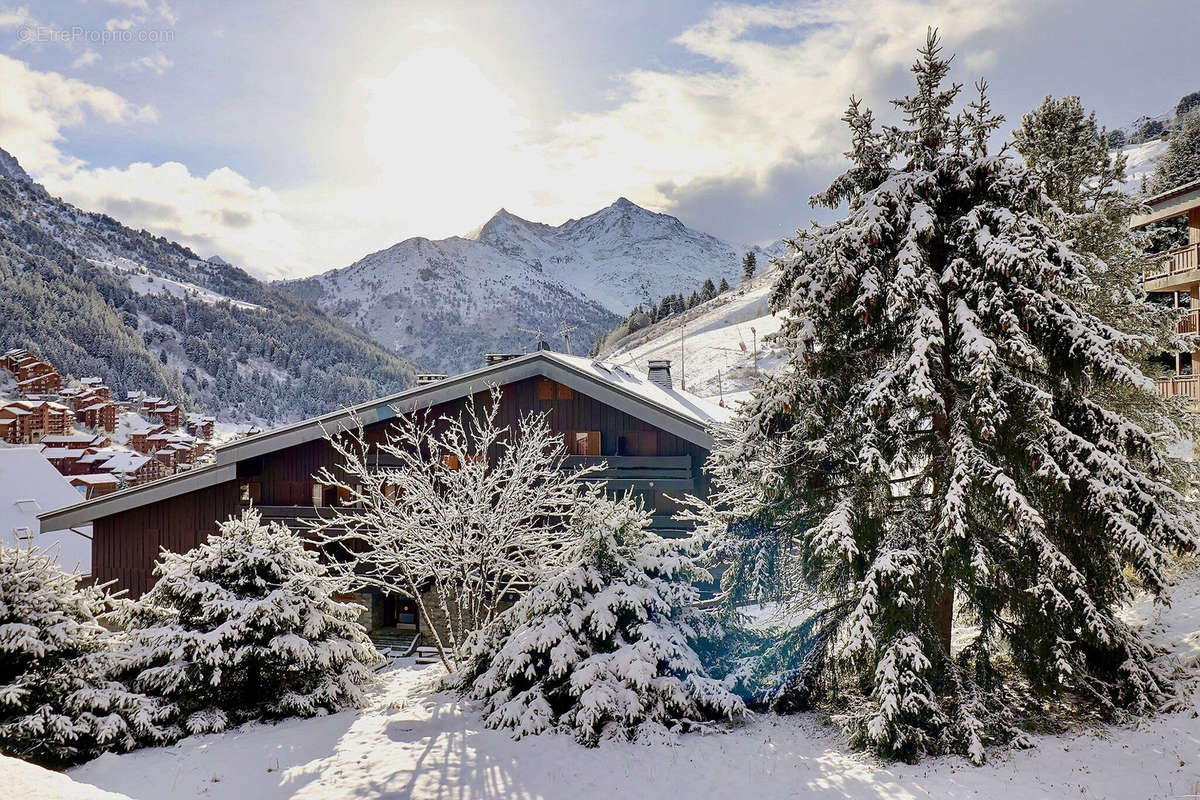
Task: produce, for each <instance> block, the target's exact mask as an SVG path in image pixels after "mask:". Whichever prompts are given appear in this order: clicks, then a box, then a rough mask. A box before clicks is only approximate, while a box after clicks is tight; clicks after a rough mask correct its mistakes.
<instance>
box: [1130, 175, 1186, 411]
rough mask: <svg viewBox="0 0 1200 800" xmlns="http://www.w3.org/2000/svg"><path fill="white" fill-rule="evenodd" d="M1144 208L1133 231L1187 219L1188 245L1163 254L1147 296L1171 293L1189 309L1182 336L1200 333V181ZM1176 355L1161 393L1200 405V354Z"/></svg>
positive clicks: (1147, 283)
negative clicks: (1154, 293)
mask: <svg viewBox="0 0 1200 800" xmlns="http://www.w3.org/2000/svg"><path fill="white" fill-rule="evenodd" d="M1143 205H1145V206H1147V208H1148V210H1147V212H1146V213H1145V214H1135V215H1134V216H1133V218H1132V219H1131V220H1130V227H1132V228H1135V229H1137V228H1144V227H1146V226H1147V225H1151V224H1153V223H1157V222H1166V221H1168V220H1173V219H1180V218H1184V219H1186V220H1187V244H1186V245H1183V246H1182V247H1177V248H1175V249H1173V250H1169V251H1167V252H1165V253H1162V254H1161V260H1160V261H1159V262H1158V264H1157V265H1156V266H1155V267H1154V268H1152V269H1150V270H1147V271H1146V273H1145V275H1144V276H1143V280H1142V286H1143V288H1144V289H1145V290H1146V291H1147V292H1164V293H1168V294H1170V296H1171V302H1172V304H1173V305H1174V306H1175V307H1176V308H1186V309H1188V311H1187V314H1186V315H1185V316H1184V318H1183V319H1182V320H1180V322H1179V331H1180V332H1181V333H1197V332H1200V180H1198V181H1192V182H1191V183H1187V184H1184V185H1182V186H1177V187H1175V188H1174V189H1171V190H1169V191H1166V192H1162V193H1161V194H1158V195H1155V196H1154V197H1151V198H1149V199H1148V200H1146V201H1145V202H1144V203H1143ZM1173 355H1174V359H1175V364H1174V367H1175V368H1174V374H1173V375H1170V376H1168V377H1165V378H1161V379H1160V380H1159V381H1158V391H1159V393H1160V394H1163V395H1165V396H1168V397H1174V396H1184V397H1188V398H1191V399H1192V400H1195V401H1200V352H1194V353H1175V354H1173Z"/></svg>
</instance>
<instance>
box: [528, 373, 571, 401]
mask: <svg viewBox="0 0 1200 800" xmlns="http://www.w3.org/2000/svg"><path fill="white" fill-rule="evenodd" d="M555 398H557V399H559V400H574V399H575V392H574V391H572V390H571V387H570V386H563V385H562V384H561V383H556V382H555V381H552V380H550V379H549V378H539V379H538V382H537V399H538V400H554V399H555Z"/></svg>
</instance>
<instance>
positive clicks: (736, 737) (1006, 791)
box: [0, 573, 1200, 800]
mask: <svg viewBox="0 0 1200 800" xmlns="http://www.w3.org/2000/svg"><path fill="white" fill-rule="evenodd" d="M1171 594H1172V599H1173V601H1174V605H1173V606H1172V607H1171V608H1169V609H1162V608H1156V607H1154V606H1153V605H1152V604H1150V603H1149V602H1140V603H1137V604H1135V605H1134V606H1133V607H1132V608H1131V609H1130V610H1129V615H1130V617H1131V618H1132V619H1135V620H1137V621H1139V622H1142V623H1144V624H1146V625H1148V626H1149V629H1150V630H1152V631H1153V636H1154V638H1155V639H1156V640H1157V641H1159V642H1161V643H1162V644H1163V645H1164V646H1166V647H1167V648H1168V649H1169V650H1170V651H1171V655H1170V657H1171V658H1175V659H1178V660H1179V661H1180V662H1181V663H1183V664H1184V665H1186V666H1187V667H1188V669H1189V670H1190V671H1191V674H1192V675H1193V676H1200V575H1198V574H1196V573H1191V574H1189V575H1187V576H1186V577H1184V578H1183V579H1181V580H1180V581H1179V582H1178V583H1177V585H1176V586H1175V587H1173V589H1172V592H1171ZM438 670H440V667H437V666H434V667H427V668H424V669H421V668H418V667H416V666H415V665H414V664H412V663H402V664H401V665H400V666H398V667H397V668H396V669H394V670H393V671H391V672H390V673H387V674H386V676H385V680H384V683H383V685H382V686H381V687H380V689H379V690H378V691H377V692H376V693H375V695H374V697H373V701H372V705H371V707H370V708H368V709H366V710H364V711H362V712H355V711H345V712H342V713H339V714H334V715H331V716H328V717H324V718H319V719H311V720H296V721H290V722H286V723H282V724H278V725H250V726H246V727H244V728H242V729H240V730H237V731H234V732H231V733H227V734H223V735H211V736H199V737H193V738H190V739H187V740H185V741H183V742H181V743H179V744H178V745H176V746H173V747H168V748H153V749H147V750H141V751H138V752H135V753H130V754H126V755H121V756H117V755H106V756H102V757H100V758H98V759H96V760H94V761H92V762H90V763H88V764H84V765H83V766H81V767H78V768H76V769H74V770H71V771H70V772H69V773H68V776H69V778H70V779H71V780H74V781H76V782H78V783H79V784H84V785H87V786H94V787H97V788H100V789H105V790H108V791H112V792H117V793H119V794H121V795H124V796H126V797H129V798H145V799H146V800H149V799H150V798H171V799H172V800H183V798H192V797H219V798H229V799H230V800H240V798H262V799H263V800H267V799H269V798H282V797H294V798H377V797H396V798H402V797H403V798H408V797H412V798H447V799H448V798H454V799H455V800H472V799H473V798H528V799H530V800H532V798H579V799H580V800H589V799H590V798H597V799H598V798H613V797H619V798H660V797H663V798H667V797H669V798H687V799H688V800H694V799H697V798H709V797H712V798H718V797H719V798H725V797H745V798H755V800H760V799H761V800H770V799H771V798H795V797H820V798H843V800H868V798H870V799H871V800H878V799H879V798H897V799H899V800H908V799H911V798H938V799H939V800H952V799H953V798H998V797H1006V798H1012V799H1013V800H1018V798H1019V799H1020V800H1032V799H1033V798H1067V797H1080V798H1089V800H1098V799H1100V798H1111V799H1112V800H1118V799H1120V800H1126V799H1127V798H1139V799H1141V798H1164V799H1165V798H1183V797H1195V796H1197V795H1200V703H1198V698H1197V697H1196V695H1195V694H1192V693H1187V694H1185V695H1184V696H1183V701H1182V702H1181V703H1180V706H1181V707H1180V708H1178V709H1177V710H1175V711H1172V712H1171V713H1163V714H1161V715H1159V716H1157V717H1154V718H1151V719H1148V720H1144V721H1142V722H1140V723H1139V724H1137V725H1136V726H1130V727H1115V728H1105V729H1101V730H1097V731H1092V732H1081V733H1079V734H1076V735H1071V736H1045V737H1040V738H1038V739H1037V747H1035V748H1034V749H1032V750H1026V751H1013V752H1006V753H1001V754H997V755H994V756H993V758H992V760H991V761H990V762H989V763H988V764H986V765H985V766H983V767H972V766H970V765H969V764H968V763H967V762H966V761H965V760H963V759H961V758H956V757H946V758H937V759H928V760H926V761H924V762H922V763H920V764H918V765H915V766H912V765H907V764H881V763H878V762H876V761H874V760H872V759H870V758H867V757H865V756H863V755H861V754H858V753H855V752H853V751H851V750H850V749H849V748H847V747H846V745H845V743H844V740H843V739H842V738H841V736H840V735H839V734H838V733H837V732H835V731H833V730H832V729H830V728H829V727H828V726H826V725H825V724H823V723H822V722H821V721H820V720H819V719H818V718H816V717H815V716H813V715H797V716H790V717H778V716H773V715H762V716H758V717H755V718H753V719H751V720H750V721H749V722H747V723H746V724H744V725H742V726H740V727H737V728H735V729H733V730H730V731H728V732H724V733H715V734H709V735H700V734H690V735H688V736H685V737H683V739H682V741H681V742H680V744H678V745H677V746H643V745H631V744H621V745H611V744H610V745H605V746H601V747H600V748H597V749H594V750H587V749H584V748H581V747H579V746H578V745H576V744H575V743H574V742H573V741H572V740H571V739H569V738H567V737H565V736H557V735H555V736H540V737H534V738H530V739H525V740H522V741H514V740H512V739H511V738H509V737H508V735H507V734H504V733H499V732H495V731H489V730H485V729H484V728H483V727H482V724H481V721H480V718H479V716H478V714H477V713H476V712H475V710H474V707H473V705H472V704H470V703H466V702H464V701H462V700H460V699H459V698H457V697H456V696H454V695H451V694H445V693H443V694H434V693H432V692H431V690H430V688H429V687H430V685H431V684H432V681H433V679H434V678H435V676H436V674H437V672H438ZM29 769H30V768H28V767H25V766H24V765H21V766H18V767H13V766H12V765H11V763H10V762H7V761H6V762H0V785H9V784H7V783H6V781H8V780H9V775H10V774H15V775H16V776H17V777H16V778H14V779H13V780H14V781H15V780H25V779H27V772H28V770H29ZM47 780H51V778H47ZM52 780H54V781H57V782H58V783H56V784H54V786H59V785H61V786H63V787H68V788H69V786H70V785H69V784H66V783H63V782H62V780H63V779H62V778H61V776H54V777H53V779H52ZM35 788H36V786H35ZM6 796H13V797H22V798H28V797H35V798H40V797H50V796H56V795H53V794H45V793H44V792H43V794H40V795H39V794H36V793H35V794H24V793H17V794H12V795H7V794H6ZM57 796H62V797H76V796H78V797H87V796H90V795H87V794H85V793H84V788H80V789H79V790H78V793H73V791H68V790H67V788H64V790H63V793H62V794H60V795H57Z"/></svg>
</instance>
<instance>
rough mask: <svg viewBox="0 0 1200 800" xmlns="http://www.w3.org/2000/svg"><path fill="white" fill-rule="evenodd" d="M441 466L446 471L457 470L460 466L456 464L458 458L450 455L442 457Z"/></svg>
mask: <svg viewBox="0 0 1200 800" xmlns="http://www.w3.org/2000/svg"><path fill="white" fill-rule="evenodd" d="M442 466H443V467H445V468H446V469H458V468H459V466H461V465H460V464H459V463H458V456H456V455H454V454H453V453H450V454H448V455H444V456H442Z"/></svg>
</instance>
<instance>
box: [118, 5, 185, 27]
mask: <svg viewBox="0 0 1200 800" xmlns="http://www.w3.org/2000/svg"><path fill="white" fill-rule="evenodd" d="M108 2H109V3H111V4H113V5H117V6H122V7H124V8H127V9H129V11H130V12H131V13H130V15H129V16H127V17H114V18H112V19H110V20H108V21H107V22H105V23H104V29H105V30H108V31H127V30H129V29H131V28H133V27H134V26H137V25H144V24H146V23H147V22H149V21H150V20H151V19H156V20H159V21H161V22H163V23H165V24H167V25H169V26H171V27H174V26H175V25H176V24H177V23H178V22H179V15H178V14H177V13H176V12H175V9H174V8H172V7H171V5H170V3H168V2H167V0H161V2H160V3H159V4H158V5H157V6H154V7H153V8H152V7H151V6H150V3H149V0H108Z"/></svg>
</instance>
